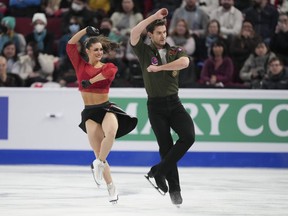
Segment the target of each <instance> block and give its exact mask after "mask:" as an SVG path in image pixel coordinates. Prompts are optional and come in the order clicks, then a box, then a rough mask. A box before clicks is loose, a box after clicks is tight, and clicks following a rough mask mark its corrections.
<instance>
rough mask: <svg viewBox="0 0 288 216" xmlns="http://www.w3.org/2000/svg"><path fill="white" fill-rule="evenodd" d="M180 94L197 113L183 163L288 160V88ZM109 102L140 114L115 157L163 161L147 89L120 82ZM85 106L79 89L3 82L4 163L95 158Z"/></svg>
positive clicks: (131, 162)
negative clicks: (83, 117) (84, 125)
mask: <svg viewBox="0 0 288 216" xmlns="http://www.w3.org/2000/svg"><path fill="white" fill-rule="evenodd" d="M180 98H181V101H182V103H183V105H184V107H185V108H186V110H187V111H188V113H189V114H190V115H191V117H192V118H193V120H194V123H195V132H196V142H195V143H194V145H193V146H192V148H191V149H190V150H189V152H188V153H187V154H186V155H185V156H184V157H183V158H182V159H181V161H180V162H179V165H181V166H199V167H277V168H287V167H288V124H287V122H288V94H287V91H265V90H224V89H223V90H215V89H181V90H180ZM110 101H113V102H115V103H116V104H118V105H119V106H120V107H121V108H122V109H123V110H125V111H126V112H127V113H129V114H131V115H133V116H137V117H138V120H139V123H138V125H137V128H136V129H135V130H134V131H132V132H131V133H130V134H129V135H127V136H125V137H123V138H121V139H119V140H117V141H116V142H115V144H114V146H113V150H112V152H111V153H110V155H109V158H108V159H109V162H110V164H113V165H119V166H147V165H148V166H150V165H152V164H154V163H157V162H158V161H159V154H158V147H157V144H156V141H155V138H154V134H153V132H152V130H151V127H150V123H149V120H148V118H147V110H146V92H145V90H144V89H139V88H137V89H136V88H129V89H127V88H113V89H111V94H110ZM82 109H83V102H82V99H81V97H80V93H79V92H78V90H77V89H75V88H73V89H58V88H57V89H47V88H42V89H41V88H39V89H38V88H1V89H0V164H73V165H75V164H76V165H87V164H89V163H90V162H91V161H92V160H93V158H94V156H93V153H92V152H91V150H90V146H89V143H88V140H87V136H86V134H85V133H83V132H82V131H81V130H80V128H79V127H78V124H79V122H80V113H81V111H82ZM171 133H172V134H173V138H174V140H177V136H176V134H175V133H174V132H173V131H171Z"/></svg>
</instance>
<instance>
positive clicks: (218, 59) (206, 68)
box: [199, 40, 233, 88]
mask: <svg viewBox="0 0 288 216" xmlns="http://www.w3.org/2000/svg"><path fill="white" fill-rule="evenodd" d="M210 55H211V57H209V58H208V59H207V60H206V61H205V62H204V65H203V68H202V71H201V77H200V80H199V84H200V87H208V88H224V87H229V86H230V85H232V82H233V80H232V75H233V63H232V60H231V58H230V57H228V56H227V48H226V45H225V43H224V42H223V41H221V40H218V41H216V42H214V43H213V44H212V49H211V54H210Z"/></svg>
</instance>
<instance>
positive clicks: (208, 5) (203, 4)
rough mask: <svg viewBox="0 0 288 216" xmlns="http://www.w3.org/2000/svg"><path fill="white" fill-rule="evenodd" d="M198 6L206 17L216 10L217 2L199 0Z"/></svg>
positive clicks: (213, 0)
mask: <svg viewBox="0 0 288 216" xmlns="http://www.w3.org/2000/svg"><path fill="white" fill-rule="evenodd" d="M183 2H184V1H183ZM199 6H200V8H201V9H202V10H203V11H204V12H205V13H206V14H207V15H208V16H210V14H211V12H212V11H214V10H216V8H217V7H218V6H219V1H218V0H216V1H215V0H199Z"/></svg>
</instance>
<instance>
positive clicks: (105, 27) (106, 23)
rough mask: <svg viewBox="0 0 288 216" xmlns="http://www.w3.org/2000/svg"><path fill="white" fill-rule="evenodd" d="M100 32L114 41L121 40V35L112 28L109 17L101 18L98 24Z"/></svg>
mask: <svg viewBox="0 0 288 216" xmlns="http://www.w3.org/2000/svg"><path fill="white" fill-rule="evenodd" d="M100 33H101V34H103V35H104V36H106V37H108V38H109V40H111V41H113V42H116V43H120V42H121V41H122V40H123V37H122V35H121V34H119V33H118V32H117V31H115V30H114V29H113V22H112V20H111V19H110V18H103V19H102V21H101V24H100Z"/></svg>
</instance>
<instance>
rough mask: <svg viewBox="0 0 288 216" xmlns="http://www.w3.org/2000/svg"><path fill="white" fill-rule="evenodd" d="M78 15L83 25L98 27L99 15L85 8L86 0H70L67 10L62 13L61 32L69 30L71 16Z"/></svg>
mask: <svg viewBox="0 0 288 216" xmlns="http://www.w3.org/2000/svg"><path fill="white" fill-rule="evenodd" d="M75 16H76V17H78V19H79V20H80V22H81V23H82V24H83V26H94V27H98V25H99V24H100V22H99V20H100V19H102V17H101V15H99V14H98V13H96V12H93V11H90V10H88V9H87V0H72V2H71V5H70V8H69V10H68V11H66V12H65V13H63V15H62V30H63V34H66V33H67V32H69V29H68V27H69V23H70V18H71V17H75Z"/></svg>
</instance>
